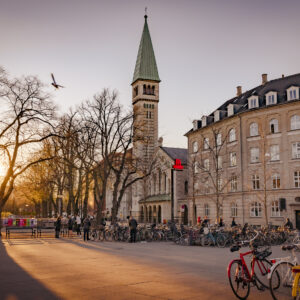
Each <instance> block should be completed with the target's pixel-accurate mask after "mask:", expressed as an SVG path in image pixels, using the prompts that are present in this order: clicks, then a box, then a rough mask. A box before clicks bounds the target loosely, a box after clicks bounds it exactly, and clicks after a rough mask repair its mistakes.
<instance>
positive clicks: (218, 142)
mask: <svg viewBox="0 0 300 300" xmlns="http://www.w3.org/2000/svg"><path fill="white" fill-rule="evenodd" d="M216 143H217V146H221V145H222V134H221V133H218V134H217V136H216Z"/></svg>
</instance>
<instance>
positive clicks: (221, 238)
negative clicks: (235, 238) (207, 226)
mask: <svg viewBox="0 0 300 300" xmlns="http://www.w3.org/2000/svg"><path fill="white" fill-rule="evenodd" d="M225 245H226V237H225V235H223V234H221V235H218V236H217V246H218V247H219V248H224V247H225Z"/></svg>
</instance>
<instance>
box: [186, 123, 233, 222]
mask: <svg viewBox="0 0 300 300" xmlns="http://www.w3.org/2000/svg"><path fill="white" fill-rule="evenodd" d="M223 133H224V132H223V131H222V130H221V129H220V128H218V127H215V126H212V127H211V128H210V129H209V131H207V133H206V136H204V135H201V137H202V140H203V149H204V150H203V149H202V150H200V151H199V152H200V154H199V155H197V154H193V156H192V159H191V161H190V162H189V165H190V166H189V167H190V172H191V174H192V176H191V177H192V179H193V182H192V183H191V188H192V189H191V190H192V201H193V223H195V221H196V216H195V215H194V206H195V195H196V194H197V193H198V192H199V187H197V188H196V186H197V183H201V185H202V192H203V194H205V195H206V196H207V197H209V198H210V199H212V200H213V201H214V202H215V206H216V217H217V220H219V218H220V213H221V209H222V206H223V200H224V198H225V196H226V193H225V190H226V188H227V186H228V185H229V183H230V182H231V180H232V179H231V177H228V174H227V171H226V167H227V166H228V155H227V150H226V143H227V139H228V134H229V133H228V132H227V133H226V134H223ZM209 139H211V140H210V142H209ZM200 171H201V172H200ZM195 185H196V186H195Z"/></svg>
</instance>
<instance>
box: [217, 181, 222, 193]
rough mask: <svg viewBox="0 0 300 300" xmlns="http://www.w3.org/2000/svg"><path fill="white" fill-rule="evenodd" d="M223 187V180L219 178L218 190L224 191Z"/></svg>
mask: <svg viewBox="0 0 300 300" xmlns="http://www.w3.org/2000/svg"><path fill="white" fill-rule="evenodd" d="M222 188H223V180H222V178H219V179H218V191H219V192H222Z"/></svg>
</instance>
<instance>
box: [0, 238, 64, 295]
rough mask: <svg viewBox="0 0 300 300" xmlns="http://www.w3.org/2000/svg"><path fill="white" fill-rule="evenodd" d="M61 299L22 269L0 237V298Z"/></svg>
mask: <svg viewBox="0 0 300 300" xmlns="http://www.w3.org/2000/svg"><path fill="white" fill-rule="evenodd" d="M27 299H28V300H54V299H61V298H59V297H58V296H56V295H54V294H53V293H52V292H51V291H50V290H48V289H47V288H46V287H45V286H44V285H43V284H42V283H41V282H39V281H37V280H36V279H34V278H33V277H32V276H31V275H30V274H29V273H27V272H26V271H25V270H24V269H22V268H21V267H20V266H19V265H18V264H17V263H16V262H15V261H14V260H13V259H12V258H11V257H10V256H9V255H8V253H7V251H6V247H5V246H4V245H3V243H2V240H1V238H0V300H27Z"/></svg>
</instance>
